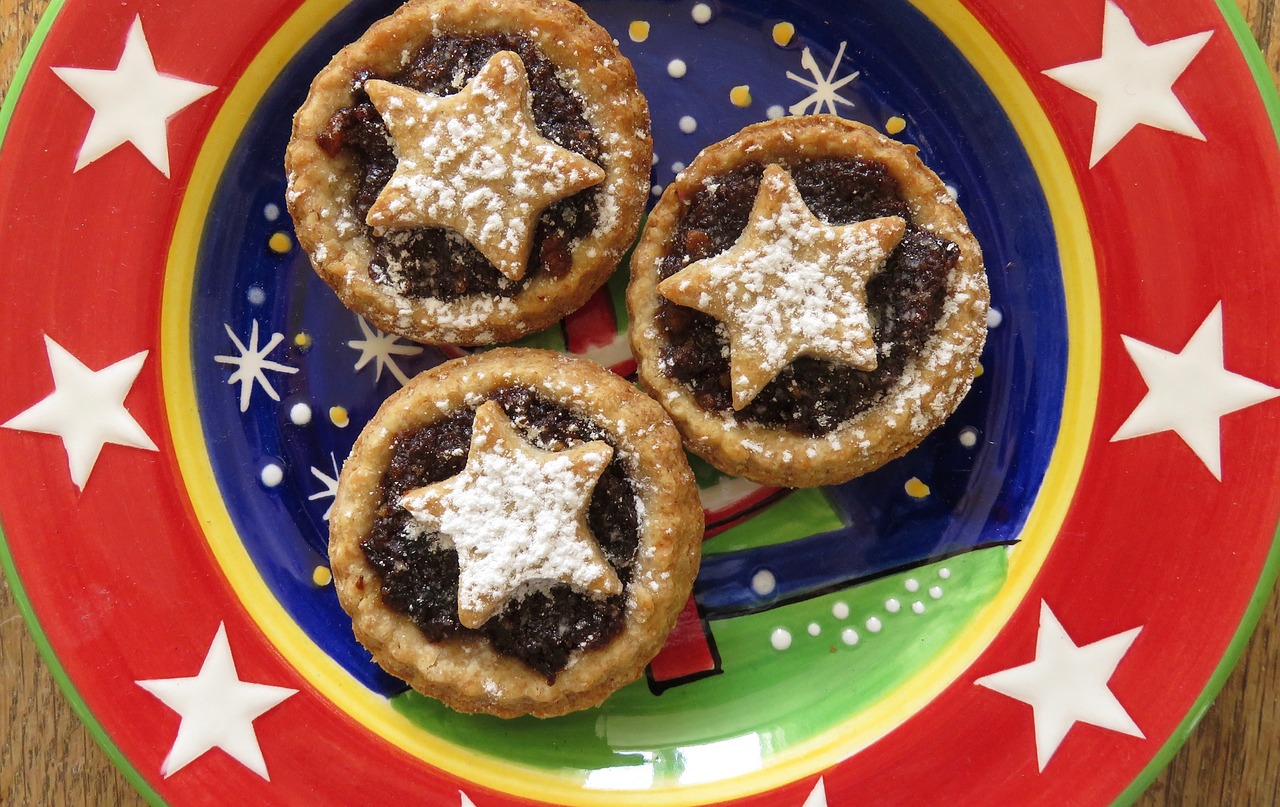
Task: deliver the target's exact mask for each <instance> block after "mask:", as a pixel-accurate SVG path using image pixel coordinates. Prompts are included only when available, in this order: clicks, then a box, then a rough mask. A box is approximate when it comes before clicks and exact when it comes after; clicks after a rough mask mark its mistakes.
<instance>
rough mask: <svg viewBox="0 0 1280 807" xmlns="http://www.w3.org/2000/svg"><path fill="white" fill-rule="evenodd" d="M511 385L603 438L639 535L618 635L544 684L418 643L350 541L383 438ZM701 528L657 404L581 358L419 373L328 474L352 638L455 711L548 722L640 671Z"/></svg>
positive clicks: (530, 358)
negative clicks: (337, 471)
mask: <svg viewBox="0 0 1280 807" xmlns="http://www.w3.org/2000/svg"><path fill="white" fill-rule="evenodd" d="M512 386H520V387H526V388H528V389H531V390H533V391H534V392H536V393H538V394H539V395H541V396H543V397H545V398H546V399H547V400H550V401H552V402H554V403H556V404H558V405H560V406H562V407H564V408H565V409H567V410H569V411H570V412H572V413H574V414H575V415H578V416H580V417H583V418H586V419H588V420H590V421H591V422H593V423H594V424H596V425H597V426H598V427H600V428H601V429H603V430H604V431H605V432H606V433H608V434H609V436H610V439H611V440H612V441H613V443H614V445H615V451H616V456H617V457H618V458H620V459H621V460H622V461H623V462H624V465H625V469H626V473H627V475H628V477H629V478H630V480H631V481H632V483H633V485H634V487H635V490H636V493H637V498H638V500H639V513H640V522H639V528H640V541H639V544H638V546H637V548H636V560H635V565H634V567H633V570H632V575H631V580H630V582H629V583H628V584H627V588H626V596H627V604H626V619H625V624H624V627H623V629H622V632H621V633H620V634H619V635H618V636H616V637H615V638H614V639H613V640H611V641H610V642H609V643H608V644H606V645H604V646H603V647H600V648H597V649H594V650H579V651H577V652H576V653H575V654H574V658H573V659H572V660H571V662H570V664H569V666H568V667H567V668H565V669H564V670H563V671H562V672H560V673H559V675H558V676H557V677H556V680H555V683H554V684H548V683H547V680H546V678H545V677H543V676H542V675H541V674H539V673H538V672H535V671H534V670H532V669H531V668H529V667H527V666H526V665H525V664H523V663H522V662H520V661H519V660H517V659H515V658H512V657H510V656H506V655H502V654H499V653H498V652H496V651H495V650H494V649H493V647H492V646H491V644H490V642H489V640H488V639H487V638H485V636H484V635H483V634H480V633H475V634H466V635H463V636H460V637H453V638H449V639H446V640H443V641H440V642H430V641H428V640H427V639H426V638H425V637H424V636H423V635H422V633H421V631H420V630H419V629H418V628H417V627H416V626H415V625H414V623H413V622H412V620H410V619H409V618H408V617H407V616H405V615H404V614H402V613H400V612H399V611H396V610H394V609H392V608H391V607H390V606H388V605H387V604H385V603H384V602H383V598H382V588H381V585H380V582H379V580H380V578H379V576H378V573H377V572H376V571H375V570H374V568H373V567H372V566H371V565H370V564H369V562H368V560H367V558H366V557H365V554H364V551H363V550H362V549H361V547H360V542H361V541H362V540H363V539H364V537H365V536H367V535H369V534H370V531H371V530H372V528H373V524H374V520H375V514H376V511H377V510H378V507H379V504H380V503H381V501H382V498H383V494H382V490H381V488H382V479H383V474H384V472H385V470H386V468H387V465H388V463H389V461H390V459H391V455H392V448H393V443H394V441H395V438H396V436H397V435H399V434H401V433H404V432H406V431H411V430H414V429H419V428H423V427H425V426H427V425H429V424H431V423H433V422H435V421H437V420H440V419H442V418H445V417H448V416H449V415H451V414H453V413H455V412H457V411H459V410H464V409H473V408H475V407H476V406H478V405H479V404H480V403H482V402H483V401H484V400H485V399H486V397H487V396H488V395H489V394H491V393H493V392H496V391H497V390H500V389H503V388H507V387H512ZM702 530H703V521H702V506H701V503H700V501H699V498H698V488H697V485H696V483H695V482H694V479H693V473H692V471H690V469H689V465H688V462H687V461H686V459H685V456H684V452H683V450H682V449H681V445H680V435H679V433H678V432H677V431H676V429H675V427H674V426H672V425H671V422H670V420H669V419H668V418H667V417H666V414H665V413H664V412H663V411H662V409H661V407H659V406H658V405H657V404H655V403H654V402H653V401H652V400H650V399H649V398H648V397H646V396H645V395H644V394H643V393H641V392H639V391H638V390H637V389H636V388H635V387H634V386H633V385H632V384H630V383H629V382H627V381H625V380H624V379H622V378H619V377H618V376H616V375H614V374H613V373H611V372H609V371H608V370H605V369H604V368H602V367H600V366H598V365H595V364H593V363H591V362H588V361H586V360H583V359H575V358H570V357H568V356H563V355H561V354H558V353H552V352H549V351H542V350H529V349H516V348H501V349H497V350H493V351H490V352H487V353H483V354H478V355H473V356H468V357H466V358H462V359H456V360H454V361H450V362H447V363H445V364H442V365H440V366H438V367H435V368H433V369H431V370H427V371H426V372H424V373H422V374H420V375H419V376H417V377H416V378H414V379H413V380H412V381H411V382H410V383H409V384H408V385H406V386H405V387H404V388H403V389H401V390H400V391H399V392H398V393H396V394H395V395H393V396H391V397H390V398H388V399H387V401H386V402H385V403H384V404H383V405H382V407H381V408H380V409H379V410H378V413H377V415H376V416H375V417H374V418H373V420H371V421H370V422H369V424H368V426H366V427H365V429H364V431H363V432H362V433H361V435H360V438H359V439H358V440H357V442H356V445H355V447H354V449H353V450H352V452H351V456H350V457H349V458H348V459H347V461H346V463H345V465H344V466H343V468H342V474H341V477H340V479H339V483H338V493H337V498H336V499H335V502H334V506H333V510H332V515H331V517H330V522H329V560H330V565H331V568H332V570H333V577H334V585H335V587H336V588H337V592H338V599H339V601H340V602H341V603H342V606H343V608H344V609H346V611H347V613H348V614H350V616H351V619H352V626H353V630H354V631H355V635H356V638H357V639H359V640H360V642H361V643H362V644H363V645H364V646H365V647H367V648H368V649H369V651H370V652H371V653H373V657H374V659H375V660H376V661H377V662H378V663H379V664H381V665H382V667H383V668H384V669H386V670H387V671H388V672H390V673H391V674H392V675H395V676H397V677H399V678H401V679H403V680H405V681H406V682H408V683H409V684H410V685H411V686H412V687H413V688H414V689H416V690H418V691H419V692H422V693H423V694H426V695H429V696H431V697H434V698H438V699H440V700H442V701H444V702H445V703H446V704H448V705H449V706H451V707H453V708H454V709H457V710H458V711H461V712H484V713H488V714H493V715H498V716H500V717H515V716H518V715H525V714H532V715H535V716H537V717H552V716H555V715H561V714H565V713H567V712H571V711H575V710H578V709H585V708H588V707H591V706H595V705H597V704H599V703H600V702H601V701H603V700H604V699H605V698H606V697H608V695H609V694H610V693H612V692H613V691H615V690H616V689H618V688H619V687H621V686H624V685H625V684H628V683H630V682H631V681H634V680H635V679H636V678H638V677H639V676H640V674H641V673H642V672H643V671H644V668H645V665H647V664H648V663H649V661H650V660H651V659H652V658H653V656H654V655H656V654H657V652H658V651H659V650H660V649H661V648H662V644H663V642H664V641H665V639H666V636H667V634H668V633H669V632H670V630H671V628H672V626H673V625H674V624H675V621H676V617H677V616H678V615H679V613H680V611H681V609H682V608H683V607H684V604H685V602H686V601H687V599H688V597H689V593H690V591H691V590H692V586H693V578H694V576H695V575H696V574H697V569H698V562H699V559H700V556H701V541H702Z"/></svg>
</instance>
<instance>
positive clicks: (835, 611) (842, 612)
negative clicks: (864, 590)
mask: <svg viewBox="0 0 1280 807" xmlns="http://www.w3.org/2000/svg"><path fill="white" fill-rule="evenodd" d="M831 615H832V616H833V617H835V618H836V619H848V618H849V606H848V605H847V604H845V603H842V602H838V603H836V604H835V605H833V606H831Z"/></svg>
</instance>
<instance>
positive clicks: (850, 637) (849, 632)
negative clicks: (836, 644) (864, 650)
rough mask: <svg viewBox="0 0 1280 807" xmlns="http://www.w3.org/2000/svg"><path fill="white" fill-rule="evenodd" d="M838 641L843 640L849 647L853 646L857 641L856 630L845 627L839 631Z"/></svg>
mask: <svg viewBox="0 0 1280 807" xmlns="http://www.w3.org/2000/svg"><path fill="white" fill-rule="evenodd" d="M840 641H842V642H844V643H845V644H847V645H849V646H850V647H853V646H854V645H855V644H857V643H858V632H857V631H856V630H854V629H853V628H845V629H844V630H842V631H840Z"/></svg>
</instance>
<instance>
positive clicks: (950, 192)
mask: <svg viewBox="0 0 1280 807" xmlns="http://www.w3.org/2000/svg"><path fill="white" fill-rule="evenodd" d="M946 188H947V196H950V197H951V198H952V199H959V198H960V191H959V190H957V189H956V186H955V185H947V186H946Z"/></svg>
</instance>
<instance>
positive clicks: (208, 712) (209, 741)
mask: <svg viewBox="0 0 1280 807" xmlns="http://www.w3.org/2000/svg"><path fill="white" fill-rule="evenodd" d="M136 683H137V684H138V686H140V687H142V688H143V689H145V690H147V691H148V692H150V693H151V694H152V695H155V696H156V697H157V698H159V699H160V700H161V701H163V702H164V705H165V706H168V707H169V708H170V709H172V710H173V711H175V712H177V713H178V714H179V715H181V717H182V722H181V723H180V724H179V725H178V736H177V737H175V738H174V740H173V747H172V748H171V749H170V750H169V754H168V756H166V757H165V759H164V763H163V764H162V765H161V766H160V773H161V774H163V775H164V776H165V778H168V777H170V776H172V775H174V774H175V773H177V772H178V771H180V770H182V769H183V768H184V767H186V766H187V765H188V764H189V763H191V762H193V761H195V760H196V759H198V758H199V757H200V756H202V755H203V754H204V753H205V752H206V751H210V750H212V749H214V748H221V749H222V750H223V751H226V752H227V753H228V754H229V755H230V756H231V757H232V758H233V759H235V760H236V761H237V762H239V763H240V764H242V765H244V766H245V767H246V768H248V769H249V770H251V771H253V772H254V773H256V774H258V775H259V776H261V777H262V778H263V779H266V780H268V781H270V779H271V777H270V776H269V775H268V774H267V763H266V760H264V759H263V757H262V747H261V746H259V745H258V734H257V732H256V731H254V728H253V721H254V720H256V719H257V718H258V717H259V716H261V715H262V714H263V713H265V712H267V711H268V710H270V709H273V708H275V707H276V706H277V705H278V704H279V703H280V702H281V701H283V700H285V699H286V698H289V697H291V696H292V695H294V694H296V693H297V691H298V690H296V689H289V688H287V687H277V686H268V685H266V684H250V683H248V682H246V681H242V680H240V676H239V674H238V673H237V672H236V663H235V659H234V658H232V656H231V644H230V643H229V642H228V641H227V628H226V625H225V624H219V625H218V633H217V635H215V636H214V637H213V644H211V645H209V652H208V654H207V655H206V656H205V658H204V663H203V664H202V665H200V672H199V673H198V674H197V675H196V676H195V677H194V678H154V679H150V680H146V681H137V682H136Z"/></svg>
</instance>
